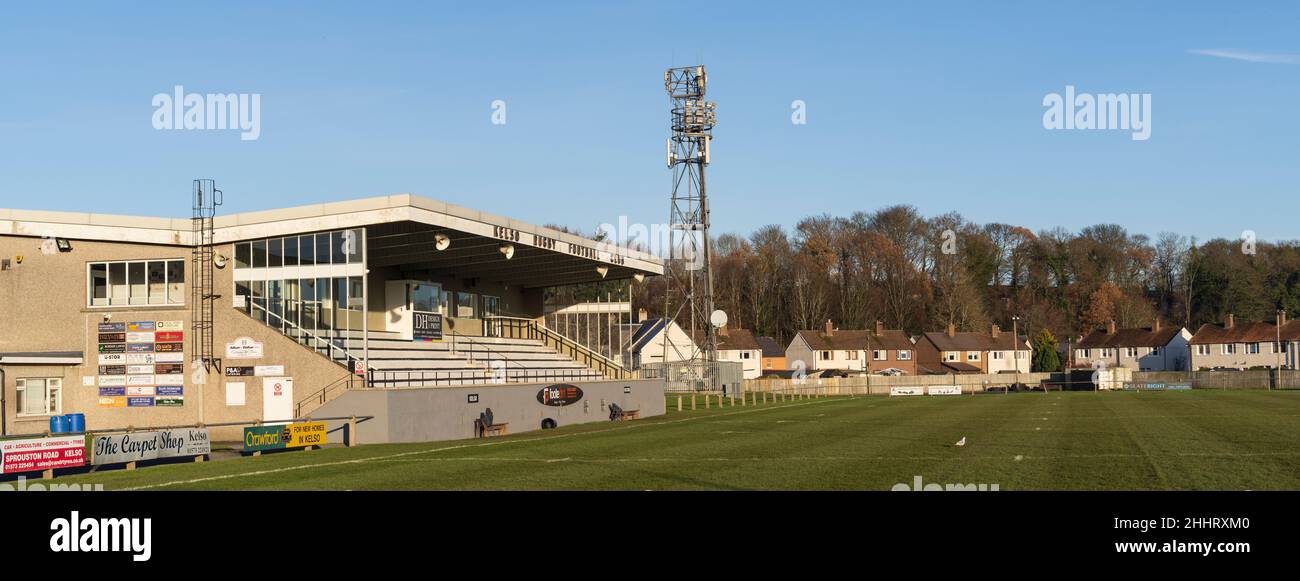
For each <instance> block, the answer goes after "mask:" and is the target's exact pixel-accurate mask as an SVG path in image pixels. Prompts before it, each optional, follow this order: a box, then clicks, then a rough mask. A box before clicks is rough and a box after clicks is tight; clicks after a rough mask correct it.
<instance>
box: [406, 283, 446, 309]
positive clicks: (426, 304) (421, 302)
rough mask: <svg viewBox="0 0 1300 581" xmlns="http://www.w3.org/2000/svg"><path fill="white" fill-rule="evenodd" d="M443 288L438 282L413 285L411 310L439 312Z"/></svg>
mask: <svg viewBox="0 0 1300 581" xmlns="http://www.w3.org/2000/svg"><path fill="white" fill-rule="evenodd" d="M441 294H442V292H441V289H440V288H439V287H438V285H436V284H417V285H412V287H411V310H415V311H425V312H429V313H436V312H438V310H439V309H438V306H439V305H438V303H439V301H440V295H441Z"/></svg>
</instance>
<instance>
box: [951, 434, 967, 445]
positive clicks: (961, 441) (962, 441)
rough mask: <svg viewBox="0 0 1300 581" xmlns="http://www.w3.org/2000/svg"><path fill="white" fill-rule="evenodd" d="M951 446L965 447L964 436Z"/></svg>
mask: <svg viewBox="0 0 1300 581" xmlns="http://www.w3.org/2000/svg"><path fill="white" fill-rule="evenodd" d="M953 445H954V446H957V447H961V446H965V445H966V436H962V437H961V439H960V440H957V443H956V444H953Z"/></svg>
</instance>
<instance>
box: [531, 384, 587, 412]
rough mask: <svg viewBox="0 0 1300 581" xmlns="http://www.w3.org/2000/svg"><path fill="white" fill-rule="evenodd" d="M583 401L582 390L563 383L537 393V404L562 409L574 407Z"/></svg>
mask: <svg viewBox="0 0 1300 581" xmlns="http://www.w3.org/2000/svg"><path fill="white" fill-rule="evenodd" d="M581 399H582V388H581V387H578V386H576V385H569V384H566V383H561V384H559V385H552V386H549V387H543V388H542V389H541V390H539V391H538V392H537V403H540V404H542V405H549V406H555V407H561V406H566V405H573V404H575V403H578V401H580V400H581Z"/></svg>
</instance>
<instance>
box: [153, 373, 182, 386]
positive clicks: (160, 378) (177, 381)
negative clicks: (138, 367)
mask: <svg viewBox="0 0 1300 581" xmlns="http://www.w3.org/2000/svg"><path fill="white" fill-rule="evenodd" d="M154 383H156V384H158V385H182V384H184V383H185V374H183V373H169V374H166V375H155V376H154Z"/></svg>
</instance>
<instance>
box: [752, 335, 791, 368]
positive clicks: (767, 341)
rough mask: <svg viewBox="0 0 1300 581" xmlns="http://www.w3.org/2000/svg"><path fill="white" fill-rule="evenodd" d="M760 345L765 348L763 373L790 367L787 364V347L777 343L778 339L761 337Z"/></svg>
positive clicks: (759, 339)
mask: <svg viewBox="0 0 1300 581" xmlns="http://www.w3.org/2000/svg"><path fill="white" fill-rule="evenodd" d="M758 345H759V347H762V348H763V362H762V365H761V369H762V370H763V373H767V372H769V371H785V370H786V369H788V368H787V367H786V364H785V347H782V346H781V344H780V343H777V342H776V339H773V338H771V337H759V338H758Z"/></svg>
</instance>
